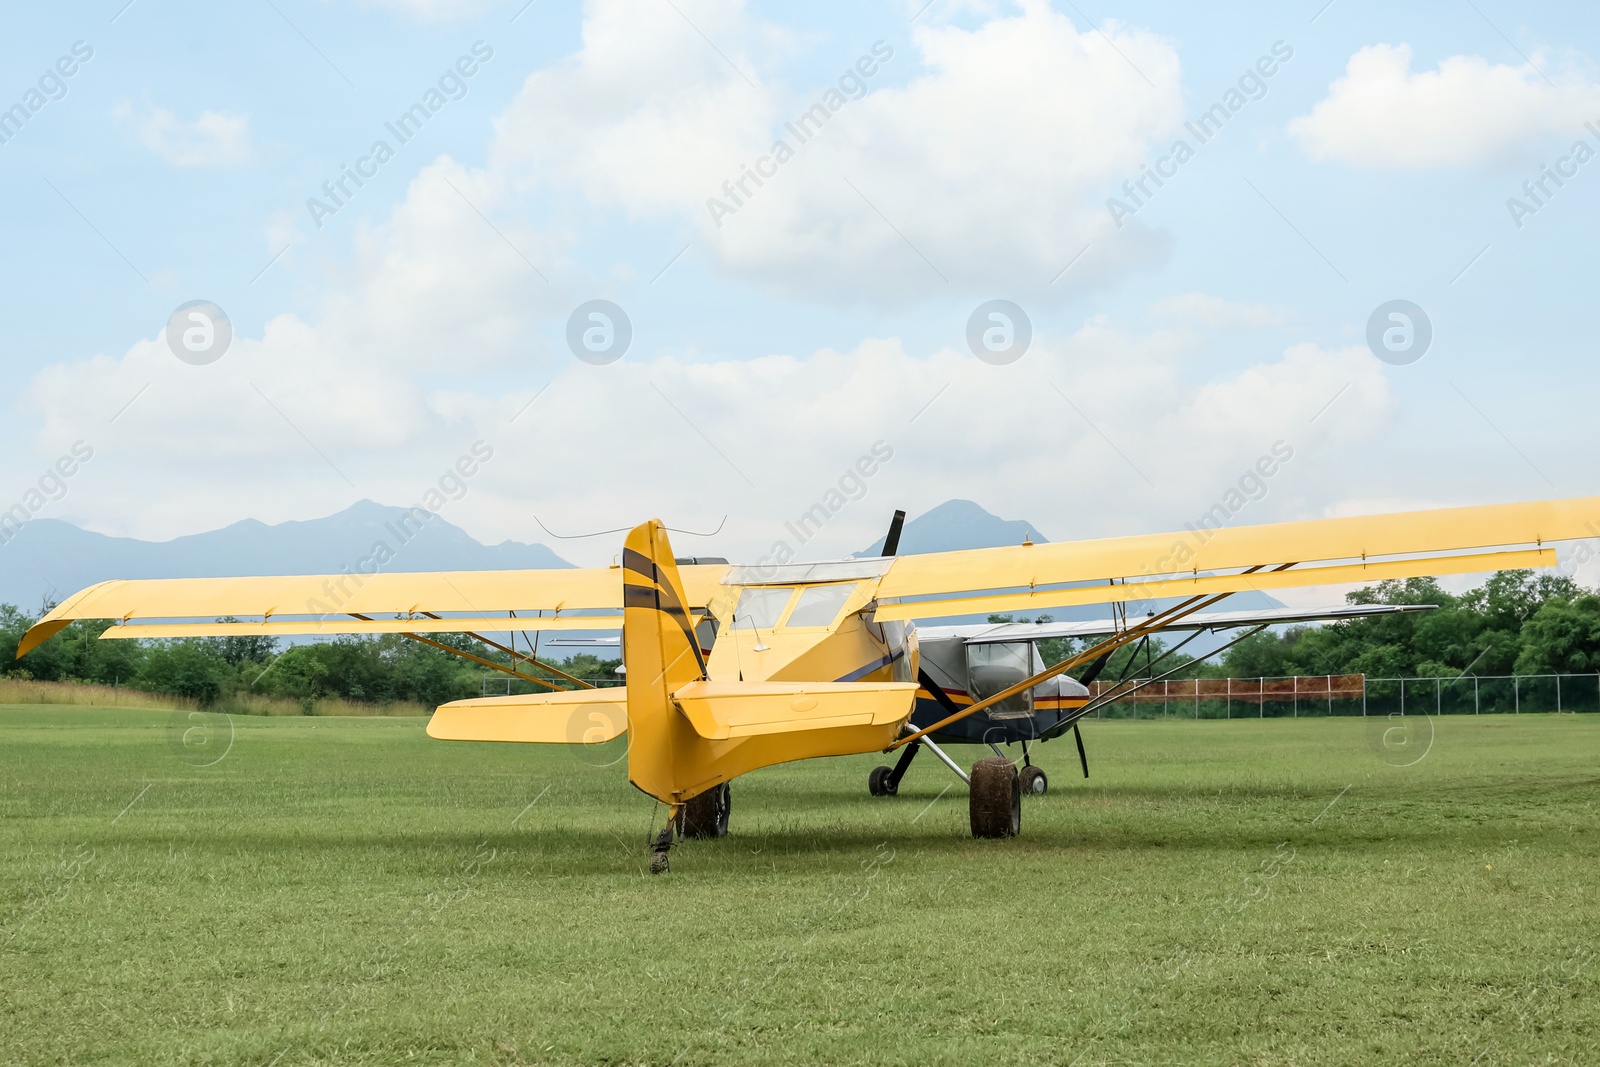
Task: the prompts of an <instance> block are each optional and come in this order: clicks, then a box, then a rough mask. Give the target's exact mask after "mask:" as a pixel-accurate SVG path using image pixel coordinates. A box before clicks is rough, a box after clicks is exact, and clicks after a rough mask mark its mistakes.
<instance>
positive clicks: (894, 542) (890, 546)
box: [883, 509, 906, 556]
mask: <svg viewBox="0 0 1600 1067" xmlns="http://www.w3.org/2000/svg"><path fill="white" fill-rule="evenodd" d="M905 524H906V513H905V512H903V511H900V510H898V509H896V510H895V513H894V518H893V520H891V521H890V523H889V533H888V534H887V535H886V536H885V537H884V539H883V554H884V555H885V556H892V555H894V554H895V553H896V552H898V551H900V531H901V530H902V529H903V528H904V527H905Z"/></svg>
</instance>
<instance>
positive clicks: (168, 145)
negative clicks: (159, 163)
mask: <svg viewBox="0 0 1600 1067" xmlns="http://www.w3.org/2000/svg"><path fill="white" fill-rule="evenodd" d="M112 115H113V116H114V117H115V118H116V119H117V120H118V121H119V122H121V123H122V124H123V125H124V126H126V127H128V128H129V129H131V130H133V131H134V132H135V133H136V134H137V135H138V138H139V141H140V142H141V143H142V144H143V145H144V146H145V147H146V148H148V149H150V151H152V152H154V153H155V154H156V155H158V156H160V157H161V158H162V159H164V160H166V161H167V162H168V163H170V164H172V165H173V166H175V167H245V166H249V165H250V164H252V163H254V162H255V161H256V150H255V147H254V146H253V145H252V144H251V142H250V118H249V116H248V115H235V114H230V113H226V112H220V111H202V112H200V116H199V117H198V118H196V119H195V120H194V121H193V122H184V121H183V120H182V119H180V118H178V116H177V115H175V114H173V113H172V112H170V111H168V110H167V109H166V108H162V107H155V106H152V105H147V106H145V107H143V108H135V107H134V106H133V105H132V104H128V103H123V104H118V105H117V106H116V107H115V108H114V109H112Z"/></svg>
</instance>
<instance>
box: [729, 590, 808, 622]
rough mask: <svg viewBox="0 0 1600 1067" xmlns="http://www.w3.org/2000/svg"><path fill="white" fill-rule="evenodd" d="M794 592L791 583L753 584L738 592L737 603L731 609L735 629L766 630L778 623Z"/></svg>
mask: <svg viewBox="0 0 1600 1067" xmlns="http://www.w3.org/2000/svg"><path fill="white" fill-rule="evenodd" d="M793 593H794V586H792V585H753V586H747V587H745V588H744V589H743V590H741V591H740V593H739V603H738V604H737V605H736V606H735V607H734V609H733V626H732V629H735V630H748V629H750V628H751V627H754V628H755V629H757V630H766V629H769V628H770V627H773V626H776V625H777V624H778V619H779V617H780V616H782V615H783V609H784V607H786V606H787V605H788V603H789V597H790V595H791V594H793Z"/></svg>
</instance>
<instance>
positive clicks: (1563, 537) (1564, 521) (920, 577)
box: [876, 497, 1600, 621]
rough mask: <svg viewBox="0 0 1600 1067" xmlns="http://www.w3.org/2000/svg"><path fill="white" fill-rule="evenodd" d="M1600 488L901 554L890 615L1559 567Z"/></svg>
mask: <svg viewBox="0 0 1600 1067" xmlns="http://www.w3.org/2000/svg"><path fill="white" fill-rule="evenodd" d="M1587 537H1600V497H1587V498H1582V499H1573V500H1550V501H1540V502H1536V503H1530V504H1497V505H1491V506H1486V507H1468V508H1445V509H1439V510H1435V511H1414V512H1403V513H1400V514H1394V515H1369V516H1358V517H1350V518H1337V519H1314V520H1310V521H1306V522H1288V523H1277V524H1272V525H1264V526H1239V527H1228V528H1222V529H1215V530H1211V529H1199V530H1195V529H1190V530H1184V531H1181V532H1177V533H1166V534H1143V535H1139V536H1136V537H1116V538H1109V539H1105V540H1096V541H1067V542H1060V543H1055V544H1037V545H1020V546H1017V547H1013V548H985V549H973V550H970V551H965V552H934V553H929V554H926V555H918V556H901V557H897V558H896V559H895V561H894V563H893V564H892V565H891V566H890V567H889V569H888V571H887V573H885V574H884V576H883V578H882V579H881V580H880V581H879V583H878V588H877V597H878V607H877V611H876V618H877V619H878V620H880V621H894V620H901V619H926V618H936V617H940V616H948V615H966V614H983V613H988V612H994V611H1015V610H1023V609H1029V608H1035V609H1037V608H1051V607H1065V606H1070V605H1078V604H1101V603H1111V602H1119V601H1129V600H1144V599H1148V598H1155V597H1187V596H1196V595H1202V594H1214V593H1236V592H1244V591H1246V590H1250V589H1259V590H1267V589H1283V588H1287V587H1292V586H1309V585H1334V584H1342V583H1346V582H1369V581H1376V580H1379V579H1382V578H1415V577H1421V576H1423V575H1443V574H1468V573H1478V572H1483V571H1494V570H1509V569H1514V568H1524V567H1527V568H1535V567H1549V566H1553V565H1554V564H1555V562H1556V557H1555V552H1554V551H1553V550H1551V549H1549V548H1547V547H1545V546H1547V545H1549V544H1551V543H1552V542H1557V541H1570V540H1577V539H1580V538H1587Z"/></svg>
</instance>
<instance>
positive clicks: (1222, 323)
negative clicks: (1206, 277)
mask: <svg viewBox="0 0 1600 1067" xmlns="http://www.w3.org/2000/svg"><path fill="white" fill-rule="evenodd" d="M1152 310H1153V311H1154V312H1155V313H1156V314H1157V315H1161V316H1164V317H1166V318H1169V319H1177V320H1178V321H1180V322H1187V323H1195V324H1198V325H1200V326H1205V327H1207V328H1209V329H1213V330H1228V329H1238V330H1262V329H1266V328H1268V327H1271V326H1282V325H1283V324H1284V322H1285V321H1286V318H1285V314H1284V310H1283V309H1282V308H1275V307H1271V306H1269V305H1267V304H1255V303H1248V302H1238V301H1233V300H1223V299H1222V298H1221V297H1215V296H1207V295H1206V294H1204V293H1183V294H1181V295H1179V296H1169V297H1165V298H1163V299H1161V300H1158V301H1156V302H1155V305H1154V306H1153V308H1152Z"/></svg>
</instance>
